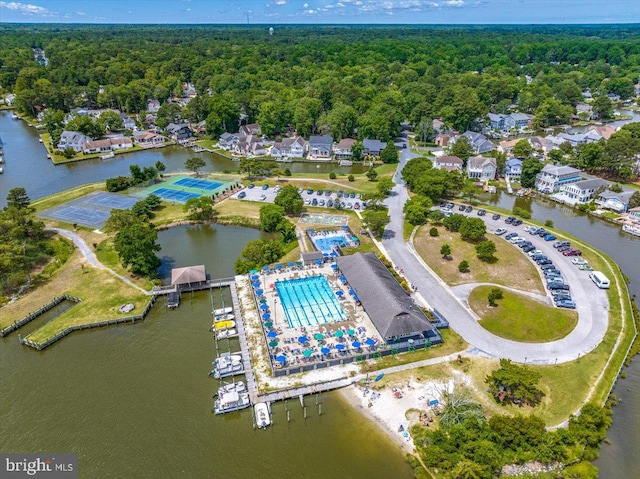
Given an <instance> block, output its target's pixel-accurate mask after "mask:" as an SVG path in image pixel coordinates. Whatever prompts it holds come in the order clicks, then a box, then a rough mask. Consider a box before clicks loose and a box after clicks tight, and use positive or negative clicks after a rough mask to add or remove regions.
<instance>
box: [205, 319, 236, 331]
mask: <svg viewBox="0 0 640 479" xmlns="http://www.w3.org/2000/svg"><path fill="white" fill-rule="evenodd" d="M235 327H236V322H235V321H219V322H217V323H214V325H213V326H212V327H211V329H214V330H215V331H220V330H223V329H232V328H235Z"/></svg>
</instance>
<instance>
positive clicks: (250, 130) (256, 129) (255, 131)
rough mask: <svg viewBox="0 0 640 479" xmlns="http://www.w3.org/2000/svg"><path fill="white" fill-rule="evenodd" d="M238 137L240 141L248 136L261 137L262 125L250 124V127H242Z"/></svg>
mask: <svg viewBox="0 0 640 479" xmlns="http://www.w3.org/2000/svg"><path fill="white" fill-rule="evenodd" d="M238 135H239V137H240V139H242V138H246V137H247V136H250V135H254V136H261V135H262V129H261V128H260V125H258V124H257V123H249V124H248V125H242V126H241V127H240V130H239V131H238Z"/></svg>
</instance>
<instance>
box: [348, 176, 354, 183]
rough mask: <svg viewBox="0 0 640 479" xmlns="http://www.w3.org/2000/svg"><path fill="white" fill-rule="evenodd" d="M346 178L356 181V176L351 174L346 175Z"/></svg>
mask: <svg viewBox="0 0 640 479" xmlns="http://www.w3.org/2000/svg"><path fill="white" fill-rule="evenodd" d="M347 180H349V181H350V182H352V183H353V182H354V181H356V177H355V176H353V175H349V176H347Z"/></svg>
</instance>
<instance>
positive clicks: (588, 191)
mask: <svg viewBox="0 0 640 479" xmlns="http://www.w3.org/2000/svg"><path fill="white" fill-rule="evenodd" d="M607 185H608V183H607V182H606V181H604V180H601V179H600V178H592V179H588V180H581V181H577V182H575V183H569V184H564V185H562V186H561V187H560V193H559V194H557V195H554V196H555V197H556V198H557V199H559V200H562V201H564V202H565V203H569V204H572V205H576V204H585V203H589V202H590V201H591V200H592V199H593V197H594V195H595V194H596V193H598V192H599V191H603V190H604V189H605V188H606V187H607Z"/></svg>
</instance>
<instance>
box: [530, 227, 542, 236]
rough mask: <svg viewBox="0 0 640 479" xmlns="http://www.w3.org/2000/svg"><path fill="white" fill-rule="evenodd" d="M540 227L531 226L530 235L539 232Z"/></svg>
mask: <svg viewBox="0 0 640 479" xmlns="http://www.w3.org/2000/svg"><path fill="white" fill-rule="evenodd" d="M539 229H540V228H538V227H537V226H532V227H531V228H529V234H530V235H535V234H538V230H539Z"/></svg>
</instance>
